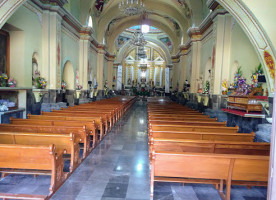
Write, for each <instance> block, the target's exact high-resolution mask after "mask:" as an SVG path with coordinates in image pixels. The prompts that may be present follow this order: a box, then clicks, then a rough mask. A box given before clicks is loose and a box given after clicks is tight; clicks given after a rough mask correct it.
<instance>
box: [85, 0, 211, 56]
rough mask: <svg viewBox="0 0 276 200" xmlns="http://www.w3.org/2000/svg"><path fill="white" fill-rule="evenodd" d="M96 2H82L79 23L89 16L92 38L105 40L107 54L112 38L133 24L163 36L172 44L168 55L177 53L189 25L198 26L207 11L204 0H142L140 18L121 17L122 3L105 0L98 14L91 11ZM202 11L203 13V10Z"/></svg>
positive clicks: (118, 0)
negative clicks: (90, 17) (155, 29)
mask: <svg viewBox="0 0 276 200" xmlns="http://www.w3.org/2000/svg"><path fill="white" fill-rule="evenodd" d="M96 1H97V0H82V1H81V5H80V7H81V10H85V12H81V13H82V14H81V15H80V20H83V21H85V20H86V19H87V16H86V17H85V16H84V14H83V13H89V14H91V15H92V17H93V20H94V23H95V24H96V27H93V28H94V30H95V37H96V38H97V40H98V41H99V42H100V43H103V41H104V40H105V41H106V45H107V50H108V51H109V52H115V51H116V45H115V42H114V41H116V38H117V37H118V36H119V35H120V34H121V33H122V32H123V31H124V30H125V29H127V28H129V27H131V26H133V25H142V24H147V25H150V26H154V27H156V28H158V29H160V30H162V31H163V32H164V33H166V34H167V35H168V36H169V38H170V40H171V41H172V44H173V49H172V51H171V54H172V55H174V54H175V53H177V51H178V47H179V45H180V44H181V39H182V38H183V41H184V42H186V41H187V40H188V38H189V37H188V34H187V30H188V28H189V27H191V26H192V25H196V26H197V25H199V23H200V22H201V21H202V20H203V18H204V17H205V14H204V12H208V11H209V9H208V8H207V6H206V1H207V0H158V2H156V0H143V2H144V4H145V7H146V12H145V13H144V14H142V15H135V16H125V15H124V14H122V13H121V12H120V10H119V8H118V6H119V3H120V2H121V1H122V0H109V1H107V3H106V4H105V5H104V7H103V10H102V11H101V12H100V11H98V10H96V8H95V2H96ZM204 9H205V10H204Z"/></svg>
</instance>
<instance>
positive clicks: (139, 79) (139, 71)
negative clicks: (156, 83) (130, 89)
mask: <svg viewBox="0 0 276 200" xmlns="http://www.w3.org/2000/svg"><path fill="white" fill-rule="evenodd" d="M138 83H141V69H138Z"/></svg>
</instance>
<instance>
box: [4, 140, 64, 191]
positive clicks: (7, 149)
mask: <svg viewBox="0 0 276 200" xmlns="http://www.w3.org/2000/svg"><path fill="white" fill-rule="evenodd" d="M62 156H63V155H62V154H61V153H59V152H56V148H55V145H48V146H46V145H18V144H0V169H1V171H8V173H16V174H36V175H50V176H51V184H50V188H49V190H50V193H49V195H51V194H52V193H53V192H55V191H56V190H57V189H58V188H59V187H60V186H61V185H62V184H63V182H64V181H65V179H66V177H67V175H68V174H67V173H64V172H63V165H64V162H63V158H62ZM3 169H4V170H3ZM2 196H3V194H2Z"/></svg>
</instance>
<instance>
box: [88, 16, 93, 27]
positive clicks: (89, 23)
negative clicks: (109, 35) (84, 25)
mask: <svg viewBox="0 0 276 200" xmlns="http://www.w3.org/2000/svg"><path fill="white" fill-rule="evenodd" d="M88 27H93V22H92V17H91V16H89V19H88Z"/></svg>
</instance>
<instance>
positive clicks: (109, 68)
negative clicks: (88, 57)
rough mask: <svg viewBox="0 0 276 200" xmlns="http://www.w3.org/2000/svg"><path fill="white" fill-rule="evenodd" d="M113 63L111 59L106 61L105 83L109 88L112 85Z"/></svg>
mask: <svg viewBox="0 0 276 200" xmlns="http://www.w3.org/2000/svg"><path fill="white" fill-rule="evenodd" d="M113 64H114V60H113V59H112V60H108V61H107V84H108V87H109V89H112V85H113Z"/></svg>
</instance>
